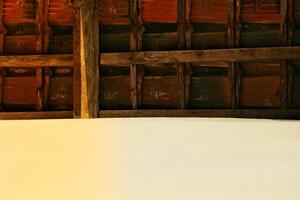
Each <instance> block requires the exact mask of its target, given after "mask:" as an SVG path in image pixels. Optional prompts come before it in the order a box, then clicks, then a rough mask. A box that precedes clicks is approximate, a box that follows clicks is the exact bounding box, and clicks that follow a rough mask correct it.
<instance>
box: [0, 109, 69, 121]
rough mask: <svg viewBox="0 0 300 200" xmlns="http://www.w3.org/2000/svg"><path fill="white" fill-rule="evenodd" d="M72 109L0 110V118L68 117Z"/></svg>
mask: <svg viewBox="0 0 300 200" xmlns="http://www.w3.org/2000/svg"><path fill="white" fill-rule="evenodd" d="M72 117H73V113H72V111H53V112H0V120H21V119H22V120H24V119H25V120H27V119H69V118H72Z"/></svg>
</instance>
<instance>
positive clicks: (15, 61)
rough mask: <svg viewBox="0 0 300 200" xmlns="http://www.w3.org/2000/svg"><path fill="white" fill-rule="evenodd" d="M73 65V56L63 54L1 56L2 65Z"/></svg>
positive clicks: (0, 64) (0, 63) (0, 62)
mask: <svg viewBox="0 0 300 200" xmlns="http://www.w3.org/2000/svg"><path fill="white" fill-rule="evenodd" d="M35 66H39V67H73V56H72V55H69V54H61V55H20V56H0V67H17V68H18V67H29V68H34V67H35Z"/></svg>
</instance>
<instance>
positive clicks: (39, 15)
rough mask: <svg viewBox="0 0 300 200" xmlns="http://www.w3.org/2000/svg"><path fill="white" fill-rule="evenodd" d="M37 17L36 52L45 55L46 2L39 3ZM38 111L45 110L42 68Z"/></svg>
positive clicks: (37, 79) (37, 96) (38, 72)
mask: <svg viewBox="0 0 300 200" xmlns="http://www.w3.org/2000/svg"><path fill="white" fill-rule="evenodd" d="M37 3H38V5H37V15H36V27H37V39H36V51H37V53H38V54H42V53H43V17H44V12H43V11H44V10H43V9H44V0H38V1H37ZM35 73H36V110H37V111H42V110H43V98H44V94H43V93H44V91H43V69H42V67H37V68H36V72H35Z"/></svg>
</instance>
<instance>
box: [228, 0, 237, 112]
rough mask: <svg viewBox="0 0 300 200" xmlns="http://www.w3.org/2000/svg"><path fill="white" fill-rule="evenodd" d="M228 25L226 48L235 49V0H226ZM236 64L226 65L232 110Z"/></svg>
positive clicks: (234, 97) (233, 107)
mask: <svg viewBox="0 0 300 200" xmlns="http://www.w3.org/2000/svg"><path fill="white" fill-rule="evenodd" d="M228 6H229V7H228V13H229V14H228V24H227V32H228V34H227V35H228V38H227V39H228V47H229V48H234V47H235V0H228ZM235 68H236V63H235V62H233V63H230V64H228V76H229V78H230V80H231V90H232V94H231V102H232V103H231V104H232V109H235V108H236V93H235V80H236V74H235V71H236V70H235Z"/></svg>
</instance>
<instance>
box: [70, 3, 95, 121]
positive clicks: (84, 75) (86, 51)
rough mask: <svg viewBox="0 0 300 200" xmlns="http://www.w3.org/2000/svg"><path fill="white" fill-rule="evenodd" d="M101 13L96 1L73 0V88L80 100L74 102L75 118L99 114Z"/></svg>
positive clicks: (92, 116)
mask: <svg viewBox="0 0 300 200" xmlns="http://www.w3.org/2000/svg"><path fill="white" fill-rule="evenodd" d="M98 12H99V10H98V1H97V0H75V1H74V15H75V24H74V29H73V42H74V45H73V56H74V77H73V80H74V82H73V83H74V84H73V85H74V97H77V98H74V103H73V106H74V117H75V118H94V117H97V116H98V113H99V20H98V16H99V15H98ZM78 97H80V98H78ZM78 99H79V100H78Z"/></svg>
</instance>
